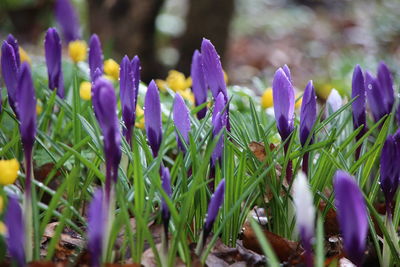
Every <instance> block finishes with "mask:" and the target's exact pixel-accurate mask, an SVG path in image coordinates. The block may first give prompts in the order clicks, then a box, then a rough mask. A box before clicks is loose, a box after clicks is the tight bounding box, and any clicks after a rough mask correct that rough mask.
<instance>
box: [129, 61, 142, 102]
mask: <svg viewBox="0 0 400 267" xmlns="http://www.w3.org/2000/svg"><path fill="white" fill-rule="evenodd" d="M131 67H132V72H133V78H135V83H134V85H135V103H136V102H137V97H138V94H139V83H140V70H141V66H140V59H139V57H138V56H134V57H133V59H132V61H131Z"/></svg>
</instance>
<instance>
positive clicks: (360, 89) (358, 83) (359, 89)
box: [351, 65, 367, 137]
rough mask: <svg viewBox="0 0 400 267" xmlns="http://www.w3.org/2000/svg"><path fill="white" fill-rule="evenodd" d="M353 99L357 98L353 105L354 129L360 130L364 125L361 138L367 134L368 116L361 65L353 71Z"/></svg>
mask: <svg viewBox="0 0 400 267" xmlns="http://www.w3.org/2000/svg"><path fill="white" fill-rule="evenodd" d="M351 97H352V98H356V97H357V99H356V100H354V102H353V103H352V104H351V106H352V109H353V125H354V129H358V128H359V127H360V126H361V125H364V127H363V129H362V130H361V132H360V137H361V136H362V135H363V134H364V133H365V132H366V126H367V125H366V114H365V83H364V75H363V73H362V69H361V67H360V65H357V66H356V67H355V68H354V71H353V81H352V91H351Z"/></svg>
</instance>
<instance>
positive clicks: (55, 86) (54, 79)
mask: <svg viewBox="0 0 400 267" xmlns="http://www.w3.org/2000/svg"><path fill="white" fill-rule="evenodd" d="M44 48H45V54H46V64H47V73H48V77H49V88H50V89H51V90H57V95H58V96H59V97H60V98H64V78H63V73H62V68H61V39H60V37H59V36H58V33H57V31H56V29H54V28H49V29H48V30H47V33H46V37H45V40H44Z"/></svg>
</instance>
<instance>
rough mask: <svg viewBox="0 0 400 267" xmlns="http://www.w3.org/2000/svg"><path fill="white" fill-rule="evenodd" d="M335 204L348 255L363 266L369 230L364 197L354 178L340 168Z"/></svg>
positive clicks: (335, 180)
mask: <svg viewBox="0 0 400 267" xmlns="http://www.w3.org/2000/svg"><path fill="white" fill-rule="evenodd" d="M334 190H335V206H336V210H337V216H338V221H339V225H340V229H341V233H342V236H343V241H344V249H345V251H346V254H347V257H348V258H349V259H350V260H351V261H352V262H353V263H354V264H356V265H357V266H361V263H362V260H363V256H364V251H365V243H366V238H367V231H368V218H367V210H366V207H365V202H364V197H363V195H362V193H361V191H360V188H359V187H358V185H357V183H356V182H355V180H354V178H353V177H352V176H350V175H349V174H348V173H346V172H344V171H340V170H338V171H337V172H336V174H335V178H334Z"/></svg>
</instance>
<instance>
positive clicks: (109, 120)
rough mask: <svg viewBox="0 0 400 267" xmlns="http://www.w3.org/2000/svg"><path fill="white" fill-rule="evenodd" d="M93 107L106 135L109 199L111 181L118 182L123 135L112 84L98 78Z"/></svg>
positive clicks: (107, 191) (95, 84)
mask: <svg viewBox="0 0 400 267" xmlns="http://www.w3.org/2000/svg"><path fill="white" fill-rule="evenodd" d="M92 102H93V109H94V112H95V114H96V118H97V120H98V122H99V125H100V128H101V131H102V134H103V136H104V154H105V158H106V199H107V200H108V199H109V196H110V195H109V193H110V191H111V182H113V183H116V182H117V177H118V165H119V162H120V160H121V135H120V129H119V121H118V117H117V100H116V97H115V92H114V88H113V86H112V84H111V83H110V82H109V81H107V80H106V79H103V78H98V79H97V80H96V81H95V82H94V86H93V100H92Z"/></svg>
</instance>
